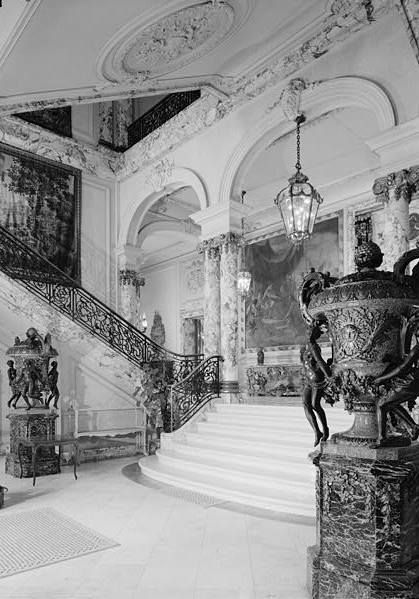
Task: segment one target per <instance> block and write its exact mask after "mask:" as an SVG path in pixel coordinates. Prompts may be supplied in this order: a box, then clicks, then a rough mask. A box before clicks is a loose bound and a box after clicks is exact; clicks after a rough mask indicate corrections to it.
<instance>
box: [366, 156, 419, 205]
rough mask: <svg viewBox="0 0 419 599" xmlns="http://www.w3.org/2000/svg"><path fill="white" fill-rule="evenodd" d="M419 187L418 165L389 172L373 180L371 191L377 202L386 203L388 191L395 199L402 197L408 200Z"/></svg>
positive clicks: (388, 197) (388, 196)
mask: <svg viewBox="0 0 419 599" xmlns="http://www.w3.org/2000/svg"><path fill="white" fill-rule="evenodd" d="M418 189H419V165H415V166H411V167H409V168H407V169H402V170H400V171H397V172H395V173H389V174H388V175H386V176H384V177H379V178H378V179H376V180H375V181H374V185H373V187H372V191H373V193H374V195H375V197H376V198H377V200H378V201H379V202H382V203H383V204H387V203H388V202H389V200H390V193H391V192H392V191H393V194H394V195H393V197H394V198H395V199H396V200H399V199H402V200H405V201H406V202H410V201H411V199H412V195H413V194H414V193H417V191H418Z"/></svg>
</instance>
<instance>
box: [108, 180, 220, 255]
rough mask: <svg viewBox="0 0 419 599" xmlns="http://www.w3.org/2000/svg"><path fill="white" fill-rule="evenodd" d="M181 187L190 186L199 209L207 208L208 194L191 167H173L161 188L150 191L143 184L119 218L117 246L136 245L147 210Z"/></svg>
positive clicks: (147, 186) (148, 187)
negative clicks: (119, 226)
mask: <svg viewBox="0 0 419 599" xmlns="http://www.w3.org/2000/svg"><path fill="white" fill-rule="evenodd" d="M181 187H191V188H192V189H193V190H194V192H195V194H196V196H197V198H198V202H199V206H200V210H203V209H204V208H207V206H208V194H207V191H206V189H205V186H204V184H203V183H202V181H201V179H200V177H199V176H198V175H197V174H196V173H195V172H193V171H192V170H191V169H188V168H174V169H173V171H172V173H171V174H170V176H169V177H168V178H167V181H166V182H165V185H164V187H163V188H162V189H160V190H159V191H153V192H151V191H150V186H149V185H148V184H147V185H144V189H142V190H141V192H140V193H139V194H138V195H137V196H136V197H135V198H134V199H133V200H132V201H131V203H130V205H129V206H128V207H127V209H126V210H125V213H124V215H123V216H122V219H121V230H120V233H119V238H118V246H119V247H123V246H125V245H136V235H137V233H138V231H139V230H140V228H141V224H142V222H143V220H144V217H145V215H146V213H147V211H148V210H149V209H150V208H151V206H152V205H153V204H154V203H155V202H157V200H159V199H160V198H161V197H163V196H165V195H167V194H168V193H173V192H174V191H176V190H177V189H180V188H181Z"/></svg>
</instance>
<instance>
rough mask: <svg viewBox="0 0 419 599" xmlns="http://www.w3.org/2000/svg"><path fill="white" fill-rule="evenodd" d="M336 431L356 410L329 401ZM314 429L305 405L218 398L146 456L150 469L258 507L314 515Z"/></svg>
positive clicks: (145, 468)
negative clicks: (221, 400) (219, 400)
mask: <svg viewBox="0 0 419 599" xmlns="http://www.w3.org/2000/svg"><path fill="white" fill-rule="evenodd" d="M326 411H327V417H328V421H329V426H330V430H331V433H332V434H333V432H337V431H341V430H346V429H348V428H349V427H350V426H351V424H352V417H351V416H350V415H348V414H347V413H346V412H344V410H343V409H342V408H341V407H340V406H335V407H333V408H332V407H327V408H326ZM311 451H313V434H312V432H311V429H310V427H309V425H308V423H307V421H306V419H305V416H304V413H303V409H302V407H301V406H300V405H296V406H282V405H254V404H222V403H216V404H215V405H213V406H212V407H211V408H210V409H208V410H207V411H206V412H205V413H204V414H202V415H201V417H200V418H198V419H197V420H196V421H195V422H193V423H190V424H188V425H186V426H185V427H183V428H182V429H180V430H179V431H177V432H176V433H173V434H164V435H163V436H162V444H161V448H160V450H159V451H158V452H157V453H156V455H153V456H149V457H146V458H143V459H141V460H140V467H141V470H142V472H143V474H145V475H146V476H148V477H150V478H153V479H154V480H158V481H160V482H164V483H167V484H170V485H174V486H178V487H181V488H185V489H189V490H191V491H196V492H200V493H204V494H206V495H211V496H213V497H216V498H218V499H220V501H233V502H236V503H241V504H245V505H249V506H253V507H258V508H263V509H269V510H273V511H275V512H282V513H288V514H295V515H299V516H305V517H313V518H314V516H315V491H314V482H315V467H314V466H313V465H312V463H311V461H310V460H309V458H308V454H309V453H310V452H311Z"/></svg>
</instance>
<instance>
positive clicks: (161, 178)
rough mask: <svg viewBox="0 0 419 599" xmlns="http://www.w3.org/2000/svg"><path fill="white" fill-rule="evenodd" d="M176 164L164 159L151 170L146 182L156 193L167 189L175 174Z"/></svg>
mask: <svg viewBox="0 0 419 599" xmlns="http://www.w3.org/2000/svg"><path fill="white" fill-rule="evenodd" d="M174 168H175V163H174V161H173V160H169V158H163V159H162V160H160V161H159V162H157V164H154V165H153V166H152V168H151V169H150V173H149V174H148V176H147V178H146V181H147V183H148V184H149V185H151V187H152V188H153V189H154V191H160V190H162V189H164V188H165V187H166V185H167V184H168V182H169V181H170V177H171V176H172V174H173V169H174Z"/></svg>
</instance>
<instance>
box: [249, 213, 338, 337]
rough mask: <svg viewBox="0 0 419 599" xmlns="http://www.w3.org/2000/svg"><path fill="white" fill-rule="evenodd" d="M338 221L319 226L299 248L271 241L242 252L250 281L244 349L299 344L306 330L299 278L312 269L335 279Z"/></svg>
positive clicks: (276, 239) (280, 240) (279, 239)
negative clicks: (328, 273)
mask: <svg viewBox="0 0 419 599" xmlns="http://www.w3.org/2000/svg"><path fill="white" fill-rule="evenodd" d="M339 262H340V260H339V219H338V218H337V217H336V218H331V219H329V220H325V221H323V222H320V223H318V224H317V225H316V226H315V228H314V233H313V236H312V237H311V239H309V240H308V241H306V242H305V243H304V245H303V246H298V247H297V246H295V245H292V244H291V243H290V242H289V241H288V240H287V239H286V238H285V236H284V235H276V236H274V237H270V238H269V239H264V240H263V241H258V242H256V243H253V244H251V245H248V246H247V247H246V265H247V268H248V269H249V271H250V273H251V275H252V285H251V292H250V295H249V297H248V298H247V299H246V315H245V325H246V347H247V348H256V347H261V346H263V347H277V346H284V345H298V344H301V343H303V342H304V339H305V325H304V321H303V320H302V318H301V314H300V309H299V306H298V301H297V291H298V286H299V284H300V283H301V281H302V277H303V275H304V274H305V273H306V272H308V271H309V270H310V268H311V267H314V268H315V269H316V270H320V271H322V272H327V271H329V272H330V273H331V274H332V276H337V275H338V274H339Z"/></svg>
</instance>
